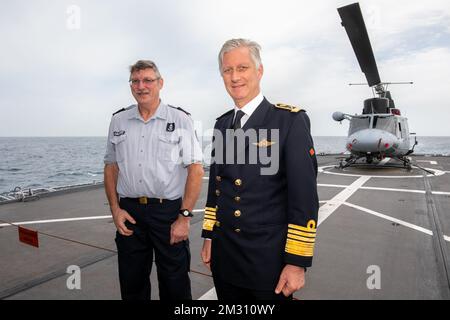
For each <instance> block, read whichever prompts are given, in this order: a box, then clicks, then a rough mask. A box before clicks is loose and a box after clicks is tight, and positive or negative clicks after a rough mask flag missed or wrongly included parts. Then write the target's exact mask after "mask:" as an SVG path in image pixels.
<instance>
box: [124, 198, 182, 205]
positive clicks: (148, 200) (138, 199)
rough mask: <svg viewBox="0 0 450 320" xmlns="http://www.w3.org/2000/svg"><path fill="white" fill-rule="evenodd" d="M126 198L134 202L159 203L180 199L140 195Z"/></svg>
mask: <svg viewBox="0 0 450 320" xmlns="http://www.w3.org/2000/svg"><path fill="white" fill-rule="evenodd" d="M123 199H124V200H129V201H133V202H138V203H139V204H157V203H168V202H172V201H178V200H179V199H176V200H169V199H163V198H147V197H139V198H123Z"/></svg>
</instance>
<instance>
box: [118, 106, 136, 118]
mask: <svg viewBox="0 0 450 320" xmlns="http://www.w3.org/2000/svg"><path fill="white" fill-rule="evenodd" d="M133 107H134V105H131V106H128V107H126V108H122V109H120V110H117V111H116V112H114V113H113V116H115V115H116V114H118V113H121V112H122V111H127V110H129V109H131V108H133Z"/></svg>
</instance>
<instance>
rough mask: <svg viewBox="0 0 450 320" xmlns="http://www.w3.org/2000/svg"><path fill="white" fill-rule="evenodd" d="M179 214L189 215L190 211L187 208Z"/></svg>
mask: <svg viewBox="0 0 450 320" xmlns="http://www.w3.org/2000/svg"><path fill="white" fill-rule="evenodd" d="M181 214H182V215H183V216H185V217H190V216H191V213H190V212H189V210H181Z"/></svg>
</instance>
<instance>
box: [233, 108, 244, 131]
mask: <svg viewBox="0 0 450 320" xmlns="http://www.w3.org/2000/svg"><path fill="white" fill-rule="evenodd" d="M244 115H245V113H244V112H243V111H241V110H239V111H238V112H236V117H235V118H234V123H233V129H234V130H236V129H240V128H241V118H242V117H243V116H244Z"/></svg>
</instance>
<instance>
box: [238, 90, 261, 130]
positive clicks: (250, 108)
mask: <svg viewBox="0 0 450 320" xmlns="http://www.w3.org/2000/svg"><path fill="white" fill-rule="evenodd" d="M263 100H264V96H263V95H262V93H261V92H260V93H259V94H258V95H257V96H256V97H254V98H253V100H251V101H250V102H249V103H247V104H246V105H245V106H243V107H242V108H238V107H236V106H235V107H234V117H233V122H232V123H234V119H235V117H236V112H238V111H239V110H241V111H242V112H244V113H245V115H244V116H242V118H241V128H242V127H243V126H244V125H245V123H246V122H247V120H248V119H249V118H250V116H251V115H252V113H253V112H254V111H255V110H256V108H257V107H258V106H259V105H260V104H261V102H262V101H263Z"/></svg>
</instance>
